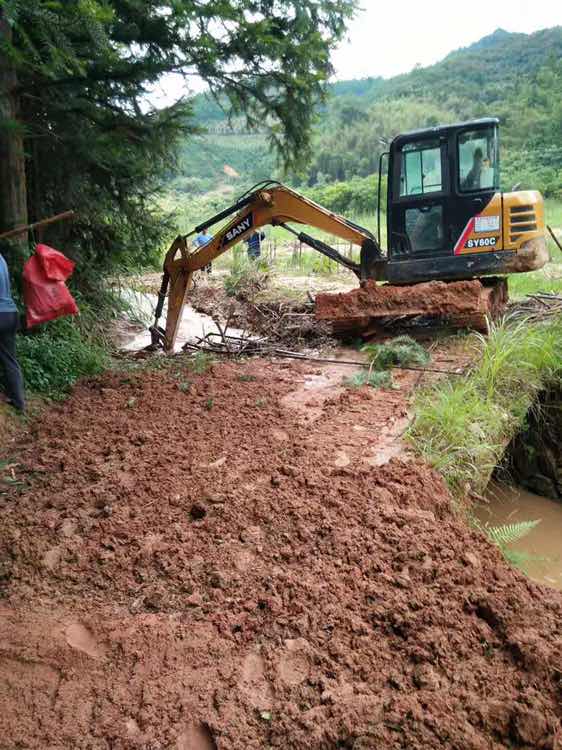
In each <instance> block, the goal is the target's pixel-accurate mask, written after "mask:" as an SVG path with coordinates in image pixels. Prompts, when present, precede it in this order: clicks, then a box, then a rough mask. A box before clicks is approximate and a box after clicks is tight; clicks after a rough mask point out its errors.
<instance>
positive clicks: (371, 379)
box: [344, 369, 392, 388]
mask: <svg viewBox="0 0 562 750" xmlns="http://www.w3.org/2000/svg"><path fill="white" fill-rule="evenodd" d="M344 383H345V385H347V386H349V387H350V388H361V386H363V385H370V386H371V387H372V388H391V387H392V375H391V374H390V372H388V370H382V371H380V370H372V369H369V370H363V371H362V372H356V373H354V374H353V375H351V376H350V377H349V378H345V379H344Z"/></svg>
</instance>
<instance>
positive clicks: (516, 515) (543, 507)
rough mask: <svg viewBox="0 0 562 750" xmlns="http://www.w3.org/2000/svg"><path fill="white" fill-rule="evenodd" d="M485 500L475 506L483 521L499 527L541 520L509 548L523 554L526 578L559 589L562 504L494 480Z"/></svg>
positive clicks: (561, 563)
mask: <svg viewBox="0 0 562 750" xmlns="http://www.w3.org/2000/svg"><path fill="white" fill-rule="evenodd" d="M486 499H487V500H488V501H489V502H488V503H487V504H485V505H484V504H483V505H480V506H478V507H477V508H476V509H475V515H476V517H477V518H478V520H479V521H480V522H481V523H483V524H486V523H487V524H488V525H489V526H502V525H504V524H511V523H519V522H520V521H535V520H538V519H540V521H541V522H540V523H539V524H538V526H536V527H535V528H534V529H533V530H532V531H531V532H530V533H529V534H527V536H524V537H523V538H522V539H519V540H518V541H517V542H513V543H512V544H510V545H509V548H510V549H512V550H515V551H517V552H520V553H523V555H524V556H525V560H524V562H523V564H522V568H523V569H524V572H525V573H526V574H527V575H528V576H529V578H531V579H532V580H533V581H537V583H542V584H544V585H545V586H551V587H552V588H556V589H560V590H561V591H562V503H560V502H556V501H555V500H550V499H549V498H546V497H540V496H539V495H533V494H532V493H531V492H528V491H527V490H524V489H522V488H521V487H511V486H509V485H505V484H496V483H491V484H490V486H489V488H488V490H487V492H486Z"/></svg>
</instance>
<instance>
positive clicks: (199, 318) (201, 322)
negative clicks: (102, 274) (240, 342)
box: [121, 289, 243, 352]
mask: <svg viewBox="0 0 562 750" xmlns="http://www.w3.org/2000/svg"><path fill="white" fill-rule="evenodd" d="M121 296H122V297H123V299H124V300H125V301H126V302H127V303H128V304H129V305H130V306H131V309H132V311H133V314H134V316H135V317H136V318H137V319H138V320H139V321H142V324H143V325H144V326H145V327H144V328H143V329H141V330H138V327H137V326H136V325H135V326H129V330H126V329H124V330H122V331H121V348H122V349H124V350H125V351H132V352H135V351H139V350H140V349H144V348H145V347H146V346H148V345H149V344H150V343H151V337H150V331H149V330H148V326H150V325H152V324H153V322H154V311H155V309H156V303H157V301H158V296H157V295H156V294H150V293H147V292H135V291H134V290H133V289H123V290H122V292H121ZM140 325H141V323H139V326H140ZM159 325H160V326H162V328H164V327H165V325H166V311H165V307H164V312H163V313H162V317H161V318H160V322H159ZM131 328H134V330H131ZM242 333H243V332H242V331H241V330H239V329H238V328H229V329H228V334H229V335H230V336H241V335H242ZM207 334H218V335H219V336H220V331H219V329H218V328H217V326H216V325H215V323H214V321H213V319H212V318H211V317H209V315H204V314H203V313H198V312H197V311H196V310H194V309H193V308H192V307H191V306H190V305H185V307H184V310H183V315H182V319H181V323H180V327H179V331H178V335H177V338H176V345H175V347H174V351H176V352H177V351H180V350H181V348H182V346H183V345H184V344H185V343H186V342H187V341H191V342H193V341H197V339H200V338H203V337H204V336H206V335H207Z"/></svg>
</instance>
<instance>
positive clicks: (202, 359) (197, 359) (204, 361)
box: [187, 352, 215, 375]
mask: <svg viewBox="0 0 562 750" xmlns="http://www.w3.org/2000/svg"><path fill="white" fill-rule="evenodd" d="M214 363H215V360H214V358H213V355H212V354H208V353H207V352H197V354H195V355H194V356H193V357H190V358H189V359H188V360H187V367H188V368H189V370H191V372H193V373H195V375H203V373H205V372H207V370H210V369H211V367H212V366H213V365H214Z"/></svg>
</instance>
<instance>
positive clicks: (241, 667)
mask: <svg viewBox="0 0 562 750" xmlns="http://www.w3.org/2000/svg"><path fill="white" fill-rule="evenodd" d="M173 366H174V371H173V372H152V373H145V374H143V375H134V374H133V375H119V374H114V375H109V376H106V377H103V378H101V379H97V380H94V381H91V382H88V383H84V384H82V385H80V386H79V387H78V388H77V389H76V391H75V393H74V394H73V396H72V397H71V398H70V399H69V400H68V401H67V402H65V403H64V404H60V405H58V406H55V407H53V409H52V410H51V412H50V413H49V414H48V415H46V416H45V417H44V418H43V420H42V421H41V422H40V423H36V424H35V425H33V426H32V428H31V432H30V434H29V435H28V436H26V441H25V442H23V441H22V443H21V445H20V447H19V455H18V458H17V460H18V462H19V466H18V467H17V468H16V476H17V479H18V481H20V482H24V485H23V486H22V485H16V486H14V487H13V489H12V490H11V494H9V495H3V496H0V503H2V519H3V522H2V527H1V530H0V555H1V563H2V568H1V574H2V583H3V591H4V600H3V604H2V617H1V620H0V633H1V635H0V672H1V678H0V705H1V707H2V710H1V711H0V737H1V738H2V739H1V740H0V747H2V748H16V747H18V748H38V749H39V748H40V749H41V750H43V749H44V748H49V749H52V750H55V749H56V750H63V749H66V748H68V749H69V750H70V748H72V750H76V749H81V748H83V749H84V750H86V748H87V749H88V750H90V749H95V750H98V748H99V749H100V750H101V749H103V750H106V749H108V748H113V749H115V750H121V749H125V748H130V749H133V748H137V749H139V748H142V749H143V750H164V748H166V749H167V750H168V749H170V750H171V749H174V750H188V749H189V750H211V749H212V748H220V749H221V750H222V749H223V748H224V749H226V748H229V749H230V748H239V749H240V750H242V749H244V750H246V749H249V748H255V749H256V750H257V749H258V748H267V747H272V748H273V747H274V748H326V749H327V748H336V747H341V748H355V750H359V749H366V748H408V749H420V750H421V749H424V750H427V748H432V749H433V748H459V750H460V748H462V749H463V750H465V749H467V748H472V749H474V750H477V749H478V750H480V749H482V750H484V748H486V749H488V748H494V749H496V750H499V748H508V747H521V748H545V749H546V748H548V749H549V750H554V749H555V748H560V747H561V746H562V745H561V743H562V735H561V728H560V718H561V714H562V711H561V708H560V677H561V674H562V639H561V630H560V622H561V617H562V597H561V596H560V595H559V594H558V593H557V592H553V591H549V590H546V589H543V588H541V587H540V586H538V585H536V584H533V583H531V582H529V581H527V580H526V579H524V578H523V576H522V575H520V574H518V573H517V572H515V571H513V570H511V569H508V568H507V567H506V565H505V564H504V563H503V562H502V560H501V558H500V555H499V553H498V552H497V551H496V550H495V549H494V548H493V547H492V546H491V545H489V544H488V543H486V542H485V541H484V540H483V539H482V538H481V537H480V536H478V535H477V534H475V533H473V532H472V531H470V530H469V529H468V528H467V526H466V525H465V524H464V522H462V521H461V520H459V519H457V518H456V517H455V516H454V515H453V514H452V513H451V511H450V509H449V498H448V495H447V492H446V490H445V488H444V486H443V484H442V482H441V480H440V479H439V478H438V477H437V476H436V475H435V474H433V473H432V472H431V471H429V470H428V469H426V468H424V467H423V466H420V465H417V464H414V463H411V462H410V463H406V462H404V461H400V460H396V459H395V460H393V461H391V462H390V463H389V464H387V465H386V466H383V467H379V468H376V467H373V466H370V465H368V464H365V463H364V462H361V461H360V460H359V459H358V458H355V457H354V454H352V450H351V448H352V447H353V446H346V444H345V441H346V440H349V435H350V434H353V427H354V426H358V427H360V428H361V430H365V429H366V428H365V421H364V420H365V418H366V415H367V414H368V411H369V409H370V410H371V412H372V417H373V421H375V422H376V418H377V412H376V408H377V407H376V404H377V403H379V402H377V401H376V399H374V398H372V397H371V395H370V393H369V392H368V391H350V392H345V393H343V394H340V395H339V396H338V397H337V398H334V399H331V400H326V401H325V402H324V403H323V404H321V408H320V407H318V412H317V415H316V417H315V418H314V420H312V421H310V420H309V421H306V420H303V418H302V413H301V409H291V408H289V407H288V406H287V405H286V404H287V401H288V400H290V393H291V391H293V390H294V388H295V384H296V383H297V382H299V381H302V378H303V375H304V374H305V373H306V372H307V371H306V370H305V369H303V368H302V367H299V366H293V365H285V366H283V365H280V364H278V363H277V364H270V363H263V362H259V361H253V362H251V363H249V364H248V365H246V366H244V367H242V366H240V365H234V364H230V363H224V364H220V365H216V366H215V367H214V368H213V371H212V372H211V373H206V374H204V375H201V376H194V375H193V374H192V373H191V372H190V371H188V370H184V369H183V366H182V360H181V358H177V359H176V360H175V361H174V365H173ZM311 399H312V400H313V401H314V398H313V395H312V394H311ZM314 408H316V406H315V407H314ZM344 418H347V420H348V428H349V429H348V430H347V431H345V430H343V429H336V428H335V425H337V424H339V423H340V422H341V421H343V419H344ZM356 418H359V420H358V421H356ZM355 434H356V435H357V438H356V441H357V442H360V441H362V440H365V437H364V435H365V434H367V433H365V432H362V431H357V432H356V433H355ZM345 451H347V455H348V456H349V455H351V456H352V457H351V459H349V458H348V460H347V461H342V460H339V459H340V458H341V453H342V452H345Z"/></svg>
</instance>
